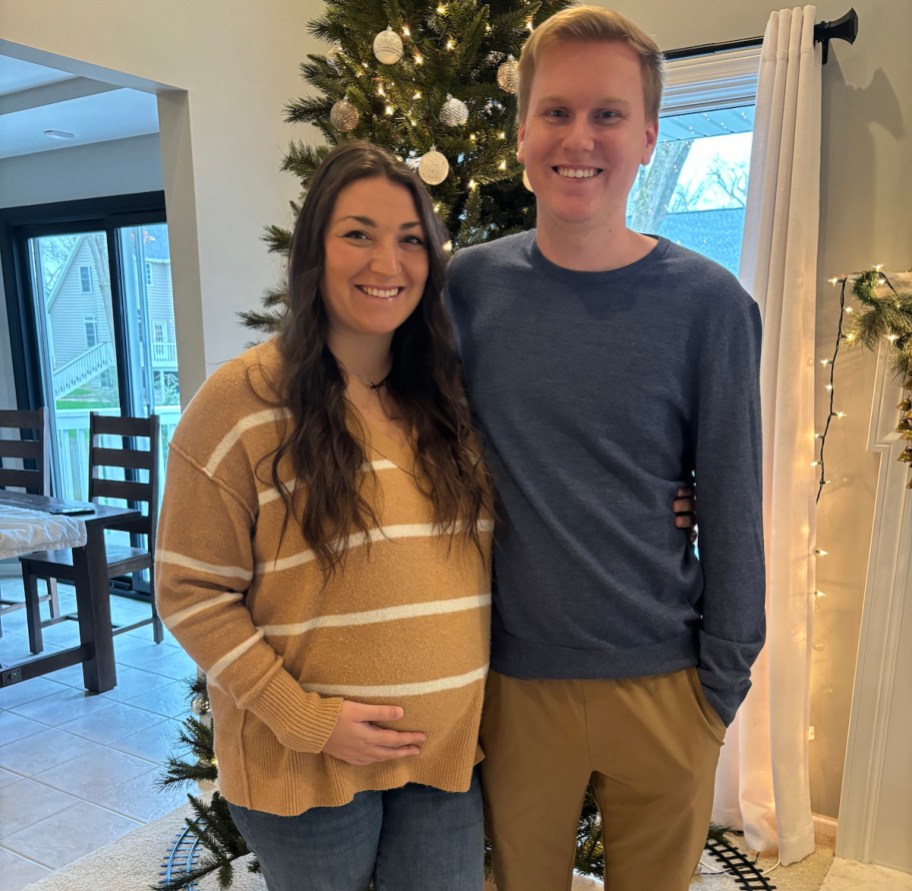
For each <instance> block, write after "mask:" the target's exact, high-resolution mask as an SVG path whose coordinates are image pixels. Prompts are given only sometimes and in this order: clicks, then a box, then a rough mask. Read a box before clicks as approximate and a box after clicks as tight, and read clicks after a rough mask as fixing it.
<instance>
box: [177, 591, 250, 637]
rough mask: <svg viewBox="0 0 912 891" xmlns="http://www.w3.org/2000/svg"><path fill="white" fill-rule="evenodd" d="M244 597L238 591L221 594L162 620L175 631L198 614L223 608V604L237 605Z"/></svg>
mask: <svg viewBox="0 0 912 891" xmlns="http://www.w3.org/2000/svg"><path fill="white" fill-rule="evenodd" d="M243 597H244V595H243V594H239V593H238V592H237V591H228V592H226V593H225V594H219V595H217V596H216V597H210V598H209V599H208V600H203V601H201V602H200V603H194V604H193V606H188V607H187V608H186V609H179V610H178V611H177V612H176V613H172V614H171V615H170V616H162V617H161V620H162V621H163V622H164V623H165V625H167V626H168V628H171V629H174V628H177V626H178V625H180V624H181V623H182V622H185V621H186V620H187V619H189V618H191V617H192V616H195V615H196V614H197V613H201V612H203V611H204V610H207V609H212V607H214V606H221V605H222V604H223V603H235V602H237V601H238V600H242V599H243Z"/></svg>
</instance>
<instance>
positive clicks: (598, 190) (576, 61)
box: [517, 41, 658, 234]
mask: <svg viewBox="0 0 912 891" xmlns="http://www.w3.org/2000/svg"><path fill="white" fill-rule="evenodd" d="M657 136H658V124H657V122H655V121H647V120H646V112H645V108H644V101H643V73H642V69H641V67H640V58H639V56H638V55H637V53H636V52H635V51H634V50H633V49H631V48H630V47H629V46H628V45H627V44H626V43H624V42H623V41H611V42H608V43H577V42H572V43H562V42H556V43H551V44H549V45H548V46H546V47H545V48H544V49H543V50H542V52H541V55H540V56H539V59H538V65H537V67H536V70H535V75H534V77H533V79H532V89H531V91H530V95H529V109H528V112H527V114H526V119H525V120H524V121H523V122H522V123H521V124H520V127H519V149H518V152H517V157H518V158H519V160H520V162H521V163H522V164H524V165H525V167H526V173H527V174H528V177H529V181H530V182H531V184H532V188H533V189H534V191H535V198H536V204H537V225H538V227H539V228H540V229H541V228H544V227H548V228H551V229H553V228H554V227H557V229H562V230H564V231H567V230H568V227H569V230H570V231H575V232H580V231H582V232H584V233H586V234H588V233H590V232H597V231H605V232H606V234H607V232H608V231H611V230H612V229H615V230H617V229H623V228H624V220H625V215H626V208H627V195H628V194H629V192H630V189H631V187H632V185H633V181H634V179H635V178H636V174H637V170H638V169H639V166H640V165H641V164H646V163H647V162H648V161H649V158H650V157H651V155H652V151H653V148H654V147H655V143H656V138H657Z"/></svg>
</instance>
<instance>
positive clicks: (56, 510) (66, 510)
mask: <svg viewBox="0 0 912 891" xmlns="http://www.w3.org/2000/svg"><path fill="white" fill-rule="evenodd" d="M50 513H52V514H59V515H60V516H63V517H78V516H79V515H80V514H94V513H95V508H94V507H89V506H88V505H85V504H82V505H74V506H73V507H52V508H51V510H50Z"/></svg>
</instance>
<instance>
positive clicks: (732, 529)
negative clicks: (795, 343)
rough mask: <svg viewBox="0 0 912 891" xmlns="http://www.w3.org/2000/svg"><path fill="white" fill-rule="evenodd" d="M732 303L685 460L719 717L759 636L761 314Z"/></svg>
mask: <svg viewBox="0 0 912 891" xmlns="http://www.w3.org/2000/svg"><path fill="white" fill-rule="evenodd" d="M744 296H745V295H743V294H742V295H741V297H742V299H741V300H738V301H732V302H731V303H730V304H728V305H727V306H726V311H725V312H723V313H720V314H719V317H718V318H717V319H716V320H715V321H716V324H715V325H714V326H712V328H711V330H708V331H707V332H706V339H705V341H704V352H703V355H702V357H701V360H700V369H699V380H698V382H697V388H696V405H695V409H696V411H695V418H696V422H695V423H696V431H695V439H694V466H695V475H696V489H697V514H698V522H699V524H700V542H699V548H700V562H701V564H702V567H703V576H704V588H703V602H702V624H701V628H700V642H699V663H698V666H697V670H698V673H699V676H700V680H701V681H702V684H703V688H704V692H705V694H706V697H707V699H708V700H709V702H710V703H711V704H712V706H713V707H714V708H715V709H716V711H717V712H718V713H719V715H720V716H721V717H722V719H723V720H724V721H725V723H726V724H730V723H731V722H732V720H734V717H735V713H736V712H737V710H738V707H739V706H740V704H741V702H742V701H743V699H744V697H745V696H746V695H747V691H748V689H749V688H750V669H751V665H752V664H753V662H754V660H755V659H756V658H757V654H758V653H759V652H760V649H761V648H762V646H763V642H764V637H765V614H764V604H765V596H766V584H765V565H764V555H763V519H762V505H763V491H762V481H761V472H762V463H761V462H762V442H761V431H760V392H759V365H760V329H761V326H760V313H759V310H758V308H757V305H756V303H754V302H753V301H752V300H747V299H743V298H744Z"/></svg>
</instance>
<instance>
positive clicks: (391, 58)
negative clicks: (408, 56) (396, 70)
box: [374, 28, 403, 65]
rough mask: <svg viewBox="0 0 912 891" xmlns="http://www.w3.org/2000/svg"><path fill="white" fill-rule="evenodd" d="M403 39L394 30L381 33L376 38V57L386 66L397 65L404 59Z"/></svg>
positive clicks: (389, 29)
mask: <svg viewBox="0 0 912 891" xmlns="http://www.w3.org/2000/svg"><path fill="white" fill-rule="evenodd" d="M402 52H403V50H402V38H401V37H400V36H399V35H398V34H397V33H396V32H395V31H394V30H393V29H392V28H387V29H386V30H385V31H381V32H380V33H379V34H378V35H377V36H376V37H375V38H374V55H375V56H376V57H377V61H378V62H382V63H383V64H384V65H395V64H396V62H398V61H399V60H400V59H401V58H402Z"/></svg>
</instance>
